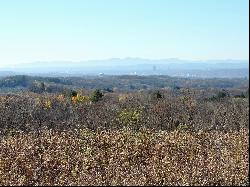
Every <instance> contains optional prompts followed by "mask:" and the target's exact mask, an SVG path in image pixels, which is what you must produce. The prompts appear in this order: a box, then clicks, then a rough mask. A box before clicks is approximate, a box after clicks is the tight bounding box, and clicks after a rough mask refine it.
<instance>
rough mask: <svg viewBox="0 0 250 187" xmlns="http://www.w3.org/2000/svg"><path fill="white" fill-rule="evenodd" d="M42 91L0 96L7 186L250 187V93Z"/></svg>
mask: <svg viewBox="0 0 250 187" xmlns="http://www.w3.org/2000/svg"><path fill="white" fill-rule="evenodd" d="M54 81H56V80H54ZM56 84H57V83H56ZM37 85H38V87H41V88H42V89H43V91H41V92H40V91H39V92H37V91H36V90H33V91H31V90H23V91H21V92H20V91H18V92H16V93H13V92H12V93H11V94H2V95H1V96H0V185H248V184H249V178H248V174H249V169H248V168H249V154H248V151H249V140H248V138H249V96H248V92H249V91H248V88H245V87H243V88H236V87H234V88H231V89H225V88H216V87H209V88H204V89H202V88H183V87H173V88H162V89H154V90H147V89H145V90H136V91H119V90H115V89H96V90H94V89H86V88H85V89H80V88H74V87H66V88H67V89H62V90H61V91H59V90H57V91H56V92H52V93H51V92H49V91H48V89H47V83H46V82H45V83H44V84H40V83H38V84H37Z"/></svg>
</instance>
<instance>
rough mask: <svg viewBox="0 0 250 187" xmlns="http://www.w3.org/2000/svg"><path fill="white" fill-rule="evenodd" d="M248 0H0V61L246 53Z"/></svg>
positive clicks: (244, 56)
mask: <svg viewBox="0 0 250 187" xmlns="http://www.w3.org/2000/svg"><path fill="white" fill-rule="evenodd" d="M248 51H249V1H248V0H0V67H3V66H7V65H10V64H18V63H30V62H35V61H55V60H64V61H68V60H69V61H81V60H90V59H107V58H126V57H140V58H149V59H164V58H180V59H187V60H208V59H247V60H248V59H249V52H248Z"/></svg>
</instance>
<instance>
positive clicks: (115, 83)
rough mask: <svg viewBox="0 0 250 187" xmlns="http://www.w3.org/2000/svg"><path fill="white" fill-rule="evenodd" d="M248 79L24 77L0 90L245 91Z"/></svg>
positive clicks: (0, 81) (8, 80)
mask: <svg viewBox="0 0 250 187" xmlns="http://www.w3.org/2000/svg"><path fill="white" fill-rule="evenodd" d="M248 85H249V79H246V78H237V79H226V78H225V79H219V78H214V79H188V78H174V77H169V76H130V75H123V76H102V77H98V76H96V77H93V76H92V77H38V76H37V77H34V76H25V75H16V76H9V77H4V78H2V79H0V89H6V88H10V89H17V88H20V87H21V88H24V89H25V90H29V91H32V92H35V93H42V92H48V93H58V92H62V91H63V90H65V89H82V88H84V89H102V90H106V91H110V92H111V91H113V90H123V91H124V90H127V91H132V90H154V89H165V88H171V89H175V90H178V89H181V88H197V89H207V88H217V89H218V88H219V89H232V88H248Z"/></svg>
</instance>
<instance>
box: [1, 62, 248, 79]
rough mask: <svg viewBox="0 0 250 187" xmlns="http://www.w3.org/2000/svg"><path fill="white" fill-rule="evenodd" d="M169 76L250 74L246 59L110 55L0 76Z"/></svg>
mask: <svg viewBox="0 0 250 187" xmlns="http://www.w3.org/2000/svg"><path fill="white" fill-rule="evenodd" d="M100 73H101V74H112V75H121V74H138V75H170V76H181V77H205V78H209V77H220V78H221V77H249V61H248V60H231V59H228V60H206V61H200V60H193V61H191V60H181V59H177V58H169V59H160V60H151V59H143V58H124V59H120V58H112V59H105V60H88V61H79V62H72V61H50V62H42V61H38V62H34V63H27V64H19V65H15V66H12V67H5V68H0V76H5V75H13V74H28V75H46V76H48V75H49V76H79V75H98V74H100Z"/></svg>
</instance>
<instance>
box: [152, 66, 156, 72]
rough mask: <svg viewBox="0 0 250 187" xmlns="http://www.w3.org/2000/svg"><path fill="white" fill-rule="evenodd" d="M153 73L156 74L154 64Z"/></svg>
mask: <svg viewBox="0 0 250 187" xmlns="http://www.w3.org/2000/svg"><path fill="white" fill-rule="evenodd" d="M153 74H156V66H155V65H154V66H153Z"/></svg>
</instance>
